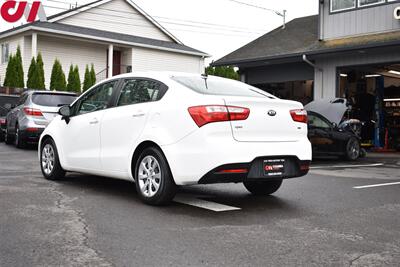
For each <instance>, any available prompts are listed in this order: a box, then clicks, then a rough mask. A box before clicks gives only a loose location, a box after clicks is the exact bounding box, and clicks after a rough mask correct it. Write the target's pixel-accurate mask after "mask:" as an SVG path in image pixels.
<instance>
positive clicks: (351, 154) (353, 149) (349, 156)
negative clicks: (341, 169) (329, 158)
mask: <svg viewBox="0 0 400 267" xmlns="http://www.w3.org/2000/svg"><path fill="white" fill-rule="evenodd" d="M360 154H361V146H360V142H359V141H358V140H357V138H354V137H352V138H350V139H349V141H347V144H346V151H345V159H346V160H349V161H354V160H357V159H358V158H359V157H360Z"/></svg>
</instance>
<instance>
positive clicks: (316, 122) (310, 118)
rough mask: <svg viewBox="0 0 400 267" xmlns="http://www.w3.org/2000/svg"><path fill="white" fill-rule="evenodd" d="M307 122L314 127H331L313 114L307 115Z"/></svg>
mask: <svg viewBox="0 0 400 267" xmlns="http://www.w3.org/2000/svg"><path fill="white" fill-rule="evenodd" d="M308 124H309V125H310V127H314V128H323V129H329V128H331V126H330V125H329V124H328V123H327V122H325V121H324V120H322V119H321V118H319V117H317V116H314V115H308Z"/></svg>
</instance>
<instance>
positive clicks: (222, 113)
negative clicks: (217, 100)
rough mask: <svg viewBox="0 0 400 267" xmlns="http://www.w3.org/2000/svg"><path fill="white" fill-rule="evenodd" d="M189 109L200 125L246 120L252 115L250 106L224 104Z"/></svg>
mask: <svg viewBox="0 0 400 267" xmlns="http://www.w3.org/2000/svg"><path fill="white" fill-rule="evenodd" d="M188 110H189V114H190V116H192V118H193V120H194V122H195V123H196V124H197V126H199V127H202V126H204V125H206V124H208V123H212V122H222V121H240V120H246V119H247V118H248V117H249V115H250V109H248V108H242V107H234V106H222V105H209V106H197V107H190V108H189V109H188Z"/></svg>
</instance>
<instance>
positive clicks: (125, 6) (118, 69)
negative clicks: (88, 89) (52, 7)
mask: <svg viewBox="0 0 400 267" xmlns="http://www.w3.org/2000/svg"><path fill="white" fill-rule="evenodd" d="M0 45H1V50H2V51H1V52H2V58H1V62H0V84H3V81H4V76H5V72H6V68H7V58H8V55H9V54H10V53H13V54H14V53H15V52H16V50H17V47H18V45H19V46H20V47H21V54H22V59H23V66H24V74H25V81H26V79H27V73H28V69H29V64H30V61H31V59H32V57H33V56H35V57H36V56H37V54H38V53H39V52H40V53H41V54H42V56H43V61H44V67H45V78H46V87H47V88H48V87H49V84H50V75H51V69H52V66H53V63H54V60H55V59H56V58H57V59H59V60H60V62H61V64H62V67H63V70H64V72H65V74H66V76H67V75H68V70H69V66H70V65H71V64H73V65H78V67H79V70H80V75H81V80H82V81H83V76H84V70H85V67H86V65H91V64H94V67H95V71H96V74H97V81H100V80H102V79H105V78H107V77H111V76H114V75H118V74H121V73H126V72H131V71H146V70H165V71H182V72H194V73H203V72H204V58H205V57H207V56H209V55H207V54H206V53H203V52H201V51H198V50H196V49H193V48H190V47H188V46H185V45H184V44H182V42H180V41H179V40H178V39H177V38H176V37H174V36H173V35H172V34H171V33H169V32H168V31H167V30H166V29H165V28H163V27H162V26H161V25H160V24H159V23H157V21H155V20H154V19H153V18H152V17H151V16H149V15H148V14H147V13H145V12H144V11H143V10H142V9H141V8H140V7H138V6H137V5H136V4H134V3H133V2H132V1H130V0H98V1H95V2H92V3H90V4H87V5H83V6H80V7H77V8H75V9H71V10H68V11H65V12H62V13H59V14H56V15H54V16H50V17H48V21H47V22H40V21H37V22H34V23H29V24H25V25H23V26H20V27H17V28H13V29H11V30H8V31H5V32H2V33H0Z"/></svg>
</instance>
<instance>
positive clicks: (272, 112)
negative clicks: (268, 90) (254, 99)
mask: <svg viewBox="0 0 400 267" xmlns="http://www.w3.org/2000/svg"><path fill="white" fill-rule="evenodd" d="M268 115H269V116H271V117H273V116H275V115H276V111H275V110H270V111H268Z"/></svg>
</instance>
